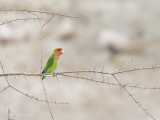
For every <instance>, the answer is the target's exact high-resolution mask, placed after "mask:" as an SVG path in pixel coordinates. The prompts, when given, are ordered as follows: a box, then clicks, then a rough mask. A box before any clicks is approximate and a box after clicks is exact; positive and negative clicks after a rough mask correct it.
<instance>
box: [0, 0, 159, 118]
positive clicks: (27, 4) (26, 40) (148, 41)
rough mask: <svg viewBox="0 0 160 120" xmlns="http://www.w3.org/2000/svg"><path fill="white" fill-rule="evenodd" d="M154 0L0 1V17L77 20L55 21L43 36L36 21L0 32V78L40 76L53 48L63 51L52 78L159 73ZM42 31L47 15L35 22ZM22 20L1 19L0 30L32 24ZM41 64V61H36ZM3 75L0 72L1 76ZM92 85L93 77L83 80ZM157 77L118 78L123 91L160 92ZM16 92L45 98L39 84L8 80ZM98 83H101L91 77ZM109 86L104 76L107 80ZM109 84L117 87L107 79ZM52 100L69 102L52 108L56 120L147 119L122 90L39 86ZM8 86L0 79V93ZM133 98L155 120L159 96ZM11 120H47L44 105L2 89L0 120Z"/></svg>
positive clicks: (67, 83) (62, 82)
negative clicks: (67, 73) (64, 74)
mask: <svg viewBox="0 0 160 120" xmlns="http://www.w3.org/2000/svg"><path fill="white" fill-rule="evenodd" d="M159 3H160V1H159V0H154V1H151V0H81V1H80V0H67V1H66V0H41V1H39V0H34V1H33V0H23V1H22V0H0V8H1V9H4V8H5V9H11V8H13V9H15V8H18V9H29V10H39V11H40V10H41V11H48V12H53V11H54V12H55V13H61V14H65V15H69V16H75V17H78V18H67V17H62V16H61V17H60V16H54V17H53V19H52V20H51V21H50V22H49V23H48V24H47V25H46V26H45V27H44V28H43V37H44V38H43V44H42V45H43V47H42V57H41V26H40V22H39V21H38V20H35V21H34V20H28V21H26V22H25V21H15V22H12V23H9V24H5V25H0V61H1V62H2V64H3V66H4V70H5V72H6V73H14V72H28V73H40V71H41V60H42V63H43V67H44V66H45V64H46V62H47V60H48V58H49V56H50V55H51V54H52V52H53V50H54V49H55V48H57V47H62V48H63V49H64V55H63V56H62V57H61V60H60V64H59V66H58V69H57V70H56V72H62V71H75V70H89V69H90V70H93V69H94V68H95V70H97V71H101V70H102V68H103V66H104V71H105V72H112V71H115V70H116V69H118V68H121V70H123V69H131V68H134V67H136V68H137V67H144V66H145V67H148V66H152V65H153V66H156V65H159V61H160V50H159V48H160V34H159V33H160V22H159V21H160V7H159ZM36 15H38V16H40V17H42V18H43V20H42V23H45V21H47V20H48V19H49V18H50V17H51V15H45V14H38V13H36ZM33 17H35V14H31V13H27V12H3V11H0V23H3V22H4V21H9V20H14V19H16V18H21V19H23V18H33ZM41 58H42V59H41ZM0 72H1V73H2V70H1V69H0ZM83 76H89V77H90V78H92V77H93V76H94V75H92V74H83ZM159 77H160V75H159V71H158V70H155V71H143V72H142V71H141V72H134V73H127V74H123V75H120V76H118V78H119V79H120V80H121V82H122V83H124V84H125V83H130V84H132V85H136V84H138V85H140V86H144V87H146V86H149V87H154V86H159V81H158V79H159ZM8 79H9V81H10V82H11V84H12V85H14V86H15V87H16V88H18V89H20V90H22V91H24V92H26V93H29V94H30V95H34V96H36V97H39V98H44V95H43V89H42V86H41V82H40V78H39V77H26V78H25V77H24V76H17V77H16V78H15V77H8ZM96 79H97V80H100V81H101V80H102V76H98V75H97V76H96ZM105 79H107V76H105ZM110 81H111V82H116V81H114V79H112V78H111V79H110ZM44 84H45V87H46V89H47V93H48V94H47V95H48V96H49V99H50V100H57V101H63V102H69V105H52V111H53V113H54V116H55V120H99V119H100V120H107V119H108V120H135V119H136V120H142V119H146V118H147V119H148V117H147V116H146V115H145V113H144V112H143V111H142V110H141V109H140V108H139V107H137V105H136V104H135V103H134V102H133V100H132V99H131V98H130V97H129V96H128V95H127V93H126V92H125V91H123V90H122V89H121V88H120V87H115V86H108V85H104V84H95V83H91V82H87V81H85V80H78V81H77V80H76V79H71V78H66V77H59V81H57V79H56V78H47V79H45V81H44ZM5 86H7V83H6V81H5V78H4V77H0V89H3V88H4V87H5ZM129 91H130V92H131V93H133V94H134V96H135V98H136V99H137V100H138V101H139V102H142V103H143V104H142V105H143V106H144V107H145V108H147V109H149V111H150V113H151V114H152V115H153V116H154V117H155V118H156V119H160V109H159V106H160V103H159V100H160V95H159V91H158V90H137V89H130V88H129ZM7 108H10V109H11V118H12V119H15V120H22V119H23V120H44V119H45V120H49V119H50V114H49V111H48V107H47V104H45V103H40V102H36V101H34V100H31V99H29V98H26V96H23V95H21V94H19V93H16V92H15V91H13V90H11V89H8V90H7V91H4V92H3V93H0V119H2V120H5V119H7V116H8V115H7V114H8V113H7V112H8V109H7Z"/></svg>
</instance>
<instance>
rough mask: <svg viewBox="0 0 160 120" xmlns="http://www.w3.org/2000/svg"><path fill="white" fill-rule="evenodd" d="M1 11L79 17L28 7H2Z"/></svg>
mask: <svg viewBox="0 0 160 120" xmlns="http://www.w3.org/2000/svg"><path fill="white" fill-rule="evenodd" d="M0 11H1V12H27V13H39V14H47V15H55V16H62V17H69V18H78V17H74V16H69V15H64V14H60V13H55V12H47V11H39V10H28V9H5V8H1V9H0Z"/></svg>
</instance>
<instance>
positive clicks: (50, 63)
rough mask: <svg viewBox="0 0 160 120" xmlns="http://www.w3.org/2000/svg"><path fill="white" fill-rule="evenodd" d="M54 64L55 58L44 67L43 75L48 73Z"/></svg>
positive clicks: (49, 60)
mask: <svg viewBox="0 0 160 120" xmlns="http://www.w3.org/2000/svg"><path fill="white" fill-rule="evenodd" d="M53 63H54V56H51V57H50V58H49V59H48V61H47V64H46V66H45V67H44V70H43V71H42V73H46V72H47V70H48V69H49V68H50V67H51V66H52V64H53Z"/></svg>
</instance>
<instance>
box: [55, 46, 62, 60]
mask: <svg viewBox="0 0 160 120" xmlns="http://www.w3.org/2000/svg"><path fill="white" fill-rule="evenodd" d="M62 54H63V49H62V48H59V49H57V50H56V56H57V57H58V59H59V58H60V56H61V55H62Z"/></svg>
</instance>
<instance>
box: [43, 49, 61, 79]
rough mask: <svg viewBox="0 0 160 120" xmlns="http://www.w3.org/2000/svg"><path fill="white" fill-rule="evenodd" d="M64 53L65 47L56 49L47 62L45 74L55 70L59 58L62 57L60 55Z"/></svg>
mask: <svg viewBox="0 0 160 120" xmlns="http://www.w3.org/2000/svg"><path fill="white" fill-rule="evenodd" d="M62 54H63V49H62V48H56V49H54V51H53V53H52V55H51V56H50V58H49V59H48V61H47V64H46V66H45V67H44V69H43V71H42V73H43V74H46V73H53V72H54V71H55V69H56V68H57V66H58V64H59V59H60V56H61V55H62ZM44 78H45V76H43V77H42V80H43V79H44Z"/></svg>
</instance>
